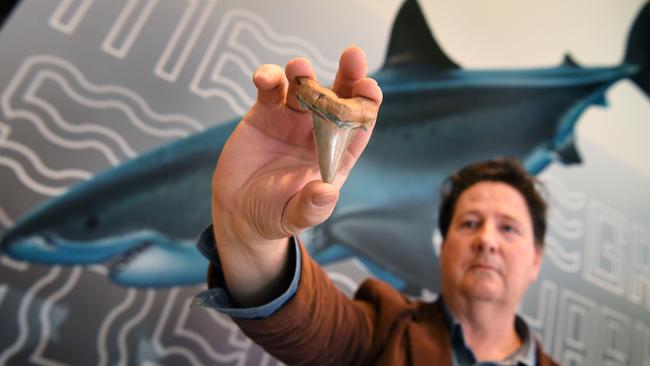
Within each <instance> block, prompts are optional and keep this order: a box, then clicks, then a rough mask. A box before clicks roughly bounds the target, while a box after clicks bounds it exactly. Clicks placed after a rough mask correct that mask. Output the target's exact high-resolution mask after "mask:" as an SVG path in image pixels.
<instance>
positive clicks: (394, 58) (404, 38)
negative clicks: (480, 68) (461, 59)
mask: <svg viewBox="0 0 650 366" xmlns="http://www.w3.org/2000/svg"><path fill="white" fill-rule="evenodd" d="M408 64H426V65H428V66H431V67H434V68H437V69H440V70H445V69H458V68H460V67H459V66H458V64H456V63H455V62H454V61H452V60H451V59H450V58H449V57H447V55H446V54H445V53H444V51H443V50H442V49H441V48H440V46H439V45H438V42H436V40H435V38H434V37H433V34H432V33H431V30H430V29H429V25H428V24H427V21H426V19H425V18H424V14H423V13H422V9H421V8H420V6H419V5H418V3H417V1H415V0H406V1H405V2H404V4H402V7H401V8H400V10H399V12H398V13H397V17H396V18H395V22H394V23H393V30H392V32H391V36H390V44H389V45H388V53H387V54H386V61H385V63H384V67H383V68H387V67H399V66H402V65H408Z"/></svg>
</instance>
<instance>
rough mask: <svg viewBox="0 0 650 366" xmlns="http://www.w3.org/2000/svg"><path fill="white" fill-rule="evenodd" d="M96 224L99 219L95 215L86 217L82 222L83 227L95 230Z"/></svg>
mask: <svg viewBox="0 0 650 366" xmlns="http://www.w3.org/2000/svg"><path fill="white" fill-rule="evenodd" d="M97 225H99V219H97V216H95V215H92V216H90V217H88V218H87V219H86V221H85V222H84V227H85V228H86V229H88V230H95V229H96V228H97Z"/></svg>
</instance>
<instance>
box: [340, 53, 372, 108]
mask: <svg viewBox="0 0 650 366" xmlns="http://www.w3.org/2000/svg"><path fill="white" fill-rule="evenodd" d="M367 72H368V64H367V61H366V54H365V53H364V52H363V49H361V48H360V47H357V46H351V47H348V48H346V49H345V50H344V51H343V53H342V54H341V58H340V60H339V69H338V71H337V72H336V78H335V79H334V84H333V85H332V90H334V92H335V93H336V94H337V95H338V96H339V97H341V98H350V96H352V89H353V88H354V85H355V84H356V83H357V81H358V80H359V79H362V78H364V77H366V73H367Z"/></svg>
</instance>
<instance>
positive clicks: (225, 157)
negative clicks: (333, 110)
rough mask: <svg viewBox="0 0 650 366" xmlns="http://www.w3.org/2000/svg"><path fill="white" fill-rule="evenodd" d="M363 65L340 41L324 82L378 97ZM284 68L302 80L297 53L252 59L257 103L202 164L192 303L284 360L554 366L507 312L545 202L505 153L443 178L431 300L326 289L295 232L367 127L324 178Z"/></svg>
mask: <svg viewBox="0 0 650 366" xmlns="http://www.w3.org/2000/svg"><path fill="white" fill-rule="evenodd" d="M366 72H367V66H366V60H365V56H364V54H363V51H362V50H361V49H359V48H357V47H350V48H348V49H346V50H345V51H344V52H343V54H342V55H341V59H340V63H339V70H338V72H337V75H336V78H335V81H334V84H333V87H332V89H333V90H334V92H336V94H337V95H338V96H339V97H342V98H352V97H365V98H368V99H370V100H372V101H374V102H375V103H376V105H377V106H378V105H379V104H380V103H381V99H382V94H381V90H380V89H379V87H378V85H377V83H376V82H375V81H374V80H372V79H369V78H367V77H366ZM296 77H308V78H312V79H315V75H314V73H313V70H312V68H311V66H310V64H309V62H308V61H307V60H304V59H295V60H292V61H290V62H289V63H288V64H287V66H286V69H285V72H284V73H283V72H282V70H280V68H279V67H277V66H273V65H264V66H262V67H260V68H259V69H258V70H257V71H256V72H255V74H254V76H253V82H254V83H255V85H256V87H257V89H258V96H257V101H256V103H255V105H254V106H253V107H252V108H251V110H250V111H249V112H248V113H247V114H246V115H245V116H244V118H243V119H242V121H241V123H240V124H239V125H238V127H237V128H236V129H235V131H234V132H233V134H232V136H231V137H230V139H229V140H228V142H227V144H226V145H225V146H224V149H223V151H222V154H221V156H220V159H219V162H218V164H217V167H216V169H215V173H214V177H213V185H212V189H213V197H212V207H213V210H212V215H213V226H212V229H211V230H207V231H206V232H204V234H203V235H202V237H201V239H200V242H199V249H200V250H201V251H202V252H203V253H204V254H205V255H206V256H207V257H208V258H209V259H210V260H211V263H212V264H211V265H210V271H209V275H208V283H209V287H210V290H208V291H206V292H204V293H202V294H200V295H199V296H198V297H197V299H196V302H195V303H196V304H199V305H203V306H208V307H212V308H215V309H217V310H220V311H222V312H224V313H226V314H229V315H230V316H232V317H233V319H234V320H235V322H236V323H237V324H238V325H239V326H240V327H241V328H242V330H243V331H244V332H245V333H246V334H248V335H249V336H250V337H251V338H253V339H254V340H255V341H256V342H257V343H259V344H260V345H262V346H263V347H265V348H266V349H267V350H268V351H269V352H270V353H271V354H273V355H275V356H276V357H278V358H279V359H280V360H282V361H284V362H286V363H288V364H305V365H325V364H332V365H346V364H370V365H406V364H409V365H425V364H426V365H439V364H453V365H469V364H475V363H476V362H482V361H498V362H495V363H493V364H497V365H533V364H540V365H553V364H554V363H553V362H552V361H551V360H550V359H549V358H548V357H547V356H545V355H544V354H543V353H542V350H541V346H540V345H539V343H538V342H536V341H535V340H534V338H533V337H532V335H531V333H530V331H529V330H528V328H527V326H526V324H525V323H524V322H523V320H521V319H520V318H518V317H516V315H515V311H516V307H517V304H518V303H519V301H520V300H521V297H522V296H523V294H524V292H525V290H526V288H527V287H528V285H529V284H530V283H531V282H532V281H533V280H535V279H536V278H537V275H538V273H539V269H540V263H541V257H542V254H541V248H542V244H543V236H544V231H545V217H544V215H545V205H544V202H543V200H542V199H541V198H540V197H539V195H538V194H537V192H536V191H535V188H534V182H533V181H532V180H531V178H530V177H529V176H528V175H527V174H525V172H523V170H522V169H521V166H519V165H517V164H516V163H514V162H512V161H509V160H500V161H493V162H488V163H484V164H482V165H481V164H479V165H475V166H472V167H469V168H467V169H466V170H462V171H460V172H459V173H458V174H457V175H456V176H454V177H452V178H451V180H450V187H449V191H448V192H447V193H446V195H445V197H443V204H442V206H441V216H440V224H439V225H440V228H441V231H442V234H443V236H444V241H443V244H442V249H441V258H440V261H441V269H442V284H443V286H442V296H441V299H440V300H439V301H437V302H435V303H433V304H427V303H422V302H417V301H411V300H410V299H408V298H407V297H405V296H403V295H401V294H399V293H398V292H397V291H395V290H393V289H392V288H391V287H390V286H388V285H387V284H384V283H382V282H380V281H377V280H368V281H366V282H365V283H364V284H363V285H362V286H361V287H360V289H359V291H358V292H357V294H356V296H355V300H354V301H353V300H349V299H347V298H346V297H345V296H344V295H343V294H342V293H341V292H339V291H338V290H337V289H336V288H335V286H334V285H333V284H332V283H331V282H330V281H329V279H328V278H327V275H326V274H325V273H324V272H323V271H322V270H321V269H320V268H319V267H318V265H317V264H316V263H315V262H314V261H313V260H311V258H309V255H308V254H307V252H306V251H305V250H304V248H303V246H302V245H301V244H300V243H299V241H298V240H297V239H296V234H298V233H299V232H300V231H301V230H304V229H305V228H308V227H310V226H313V225H317V224H319V223H321V222H323V221H324V220H326V219H327V217H329V216H330V214H331V213H332V211H333V209H334V205H335V203H336V200H337V199H338V192H339V189H340V188H341V186H342V185H343V183H344V181H345V179H346V178H347V175H348V174H349V172H350V170H351V169H352V167H353V165H354V163H355V162H356V160H357V158H358V157H359V156H360V154H361V152H362V150H363V148H364V147H365V145H366V144H367V142H368V139H369V138H370V134H371V133H372V129H371V128H370V129H369V130H368V131H361V132H360V133H359V134H358V135H357V137H356V138H355V140H354V141H353V142H352V143H351V145H350V147H349V148H348V150H347V152H346V154H345V156H344V157H343V161H342V162H341V168H340V171H339V173H338V174H337V176H336V178H335V179H334V182H333V184H328V183H323V182H322V181H321V180H320V176H319V172H318V168H317V165H316V162H315V159H314V151H313V150H314V143H313V138H312V132H311V116H310V115H309V113H308V112H307V111H304V110H302V109H301V108H300V107H299V105H298V103H297V101H296V98H295V95H294V93H293V91H292V90H291V87H290V84H289V82H288V81H289V80H293V79H294V78H296ZM397 244H398V243H396V245H397ZM488 364H492V363H488Z"/></svg>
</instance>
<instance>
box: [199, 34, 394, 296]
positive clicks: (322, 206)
mask: <svg viewBox="0 0 650 366" xmlns="http://www.w3.org/2000/svg"><path fill="white" fill-rule="evenodd" d="M366 73H367V64H366V59H365V55H364V53H363V51H362V50H361V49H360V48H358V47H350V48H347V49H346V50H345V51H344V52H343V54H342V55H341V58H340V62H339V70H338V72H337V75H336V79H335V81H334V84H333V87H332V90H333V91H334V92H335V93H336V94H337V95H338V96H339V97H341V98H352V97H365V98H368V99H370V100H372V101H374V103H376V105H377V107H378V106H379V104H380V103H381V99H382V95H381V90H380V89H379V87H378V86H377V83H376V82H375V81H374V80H372V79H370V78H367V77H366ZM300 76H302V77H308V78H311V79H316V76H315V74H314V71H313V69H312V67H311V65H310V63H309V61H308V60H306V59H301V58H298V59H294V60H292V61H290V62H289V63H288V64H287V65H286V67H285V70H284V72H283V71H282V70H281V69H280V67H279V66H277V65H263V66H261V67H260V68H259V69H257V71H256V72H255V74H254V75H253V82H254V84H255V86H256V87H257V90H258V94H257V101H256V103H255V104H254V105H253V107H252V108H251V109H250V111H249V112H248V113H247V114H246V115H245V116H244V118H243V119H242V121H241V122H240V123H239V125H238V126H237V128H236V129H235V131H234V132H233V134H232V135H231V137H230V138H229V140H228V142H227V143H226V145H225V146H224V148H223V150H222V153H221V156H220V158H219V162H218V164H217V167H216V169H215V173H214V176H213V181H212V216H213V219H212V220H213V225H214V234H215V238H216V241H217V245H218V249H219V253H220V257H221V261H222V267H223V269H224V274H225V276H226V281H227V284H228V287H229V289H230V291H231V293H232V295H233V297H235V299H236V300H238V301H239V302H240V303H249V304H250V303H259V302H260V301H263V300H262V299H265V298H267V297H268V296H269V294H267V292H268V290H269V289H271V292H273V291H272V288H273V283H275V282H280V278H281V277H282V276H283V271H282V269H283V268H284V267H285V266H284V265H285V263H286V256H287V245H286V244H287V238H288V237H289V236H291V235H294V234H297V233H298V232H300V231H301V230H304V229H305V228H308V227H310V226H313V225H317V224H320V223H321V222H323V221H325V220H326V219H327V218H328V217H329V216H330V215H331V213H332V211H333V210H334V206H335V203H336V200H337V199H338V193H339V189H340V188H341V186H342V185H343V183H344V182H345V180H346V178H347V176H348V174H349V172H350V169H352V167H353V165H354V163H355V162H356V160H357V159H358V158H359V156H360V154H361V152H362V151H363V149H364V147H365V146H366V144H367V143H368V139H369V138H370V134H371V133H372V127H370V128H369V129H368V130H367V131H363V130H360V131H359V133H358V134H357V136H356V137H355V139H354V140H353V141H352V143H351V144H350V146H349V147H348V150H347V151H346V153H345V154H344V156H343V159H342V161H341V166H340V170H339V173H338V174H337V175H336V177H335V179H334V181H333V183H332V184H328V183H323V182H322V181H321V179H320V173H319V170H318V165H317V163H316V156H315V146H314V139H313V136H312V123H311V114H310V112H308V111H307V110H302V109H301V108H300V106H299V105H298V102H297V100H296V97H295V95H294V93H293V90H292V89H293V88H292V85H291V84H292V83H290V81H292V80H294V79H295V78H296V77H300ZM240 289H242V291H240ZM260 294H261V295H262V296H260ZM264 295H266V296H264ZM249 300H251V301H249Z"/></svg>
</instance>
